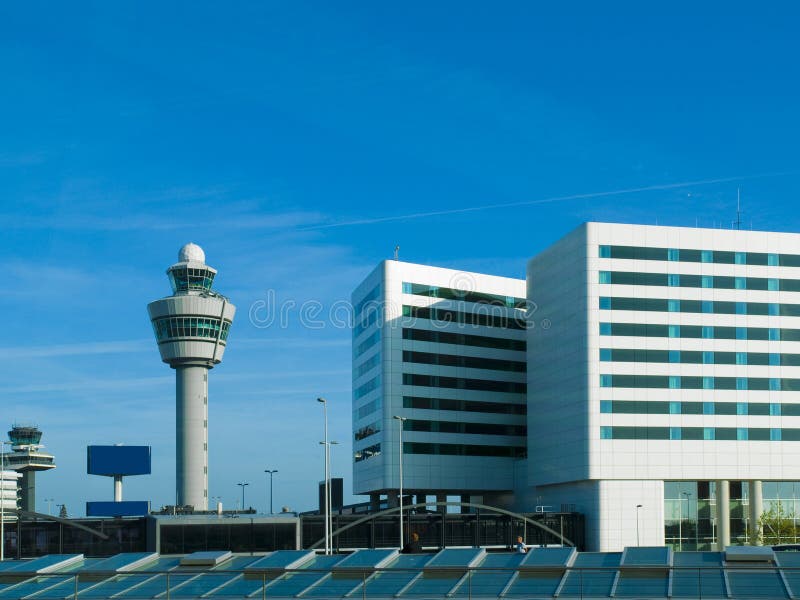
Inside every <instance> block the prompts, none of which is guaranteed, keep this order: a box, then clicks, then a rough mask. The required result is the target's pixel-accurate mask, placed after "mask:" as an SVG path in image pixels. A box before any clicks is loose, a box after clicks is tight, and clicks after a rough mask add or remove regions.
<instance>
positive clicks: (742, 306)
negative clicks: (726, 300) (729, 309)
mask: <svg viewBox="0 0 800 600" xmlns="http://www.w3.org/2000/svg"><path fill="white" fill-rule="evenodd" d="M736 314H737V315H746V314H747V302H737V303H736Z"/></svg>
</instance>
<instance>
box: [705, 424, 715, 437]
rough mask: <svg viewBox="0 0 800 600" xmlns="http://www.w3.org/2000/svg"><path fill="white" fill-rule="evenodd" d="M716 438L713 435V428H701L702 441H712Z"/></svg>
mask: <svg viewBox="0 0 800 600" xmlns="http://www.w3.org/2000/svg"><path fill="white" fill-rule="evenodd" d="M715 437H716V436H715V435H714V428H713V427H703V439H704V440H713V439H714V438H715Z"/></svg>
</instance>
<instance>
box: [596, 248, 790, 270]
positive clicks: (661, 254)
mask: <svg viewBox="0 0 800 600" xmlns="http://www.w3.org/2000/svg"><path fill="white" fill-rule="evenodd" d="M599 256H600V258H629V259H634V260H664V261H671V262H694V263H716V264H724V265H761V266H769V267H800V255H798V254H776V253H767V252H731V251H727V250H689V249H685V248H647V247H643V246H600V248H599Z"/></svg>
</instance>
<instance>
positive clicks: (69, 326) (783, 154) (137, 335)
mask: <svg viewBox="0 0 800 600" xmlns="http://www.w3.org/2000/svg"><path fill="white" fill-rule="evenodd" d="M702 6H703V7H704V8H703V9H702V12H701V11H700V10H701V9H700V8H698V6H697V3H668V4H661V5H659V6H656V7H653V6H650V5H642V4H641V3H627V4H623V3H612V4H611V5H608V4H607V3H606V4H603V5H602V7H601V6H599V5H597V4H596V3H587V4H577V3H558V4H548V5H545V4H543V3H539V4H537V3H528V2H526V3H501V4H497V3H493V4H490V3H477V2H476V3H469V2H467V3H465V2H451V3H447V2H442V3H422V2H411V3H403V4H402V5H399V4H398V5H389V4H382V3H367V2H364V3H350V2H347V3H324V2H318V3H307V2H272V3H227V4H225V5H224V6H222V5H220V4H218V3H203V2H198V3H173V4H167V3H156V2H150V3H147V2H142V3H135V4H129V5H121V4H119V3H103V2H97V3H77V4H75V3H70V4H63V5H62V4H53V3H43V2H30V3H22V4H20V3H5V4H3V5H2V6H0V72H1V73H2V74H3V75H2V89H3V93H2V94H0V114H2V121H0V230H1V231H2V236H0V268H2V272H3V273H4V283H5V285H4V293H3V294H2V295H0V313H1V314H3V315H4V317H5V318H4V322H5V323H4V326H5V327H4V329H5V332H6V334H5V335H4V336H2V339H0V354H1V355H2V357H3V360H2V361H1V362H0V426H2V427H6V426H9V425H11V423H12V422H14V421H23V422H28V421H32V422H35V423H38V424H39V425H40V426H41V428H42V429H43V430H44V432H45V437H44V442H45V443H46V445H47V447H48V449H49V450H50V451H51V452H53V453H54V454H55V455H56V457H57V461H58V468H57V469H56V470H55V471H53V472H51V473H47V474H44V475H42V476H41V477H40V479H39V484H40V485H39V490H38V497H39V508H40V509H44V510H46V506H45V504H44V503H43V502H42V500H43V499H44V498H51V497H52V498H55V499H56V501H57V502H63V503H65V504H66V505H67V508H68V510H69V512H70V513H71V514H82V513H83V503H84V502H85V501H86V500H97V499H107V498H110V496H111V493H112V484H111V481H108V480H106V479H104V478H100V477H90V476H88V475H86V473H85V447H86V445H87V444H104V443H125V444H150V445H152V446H153V459H154V470H153V474H152V475H151V476H147V477H138V478H130V479H129V480H128V481H127V483H126V497H127V498H128V499H140V498H141V499H150V500H152V502H153V505H154V506H156V507H157V506H160V505H163V504H167V503H171V502H172V501H173V492H172V489H173V485H174V373H173V372H172V371H171V370H170V369H169V368H168V367H167V366H166V365H164V364H162V363H161V362H160V360H159V357H158V352H157V348H156V344H155V342H154V340H153V334H152V330H151V328H150V324H149V322H148V320H147V315H146V311H145V306H146V304H147V302H149V301H151V300H153V299H156V298H159V297H161V296H163V295H166V294H168V292H169V286H168V282H167V279H166V276H165V275H164V269H166V267H168V266H169V265H170V264H172V263H173V262H175V260H176V253H177V250H178V248H179V247H180V246H181V245H182V244H184V243H185V242H188V241H194V242H196V243H198V244H200V245H201V246H202V247H203V248H204V249H205V250H206V255H207V260H208V262H209V264H211V265H212V266H215V267H216V268H218V269H219V275H218V278H217V288H218V289H219V290H220V291H221V292H223V293H224V294H226V295H228V296H229V297H230V298H231V299H232V301H233V302H234V303H235V304H237V306H238V309H239V313H238V317H237V321H236V323H235V324H234V328H233V330H232V333H231V337H230V344H229V347H228V350H227V352H226V354H225V362H224V363H223V364H222V365H221V366H220V367H218V368H216V369H214V370H213V371H212V374H211V382H210V422H211V429H210V480H211V484H210V494H211V495H213V496H217V495H218V496H222V497H223V500H224V502H225V504H226V505H227V506H233V505H234V504H235V502H236V500H237V499H238V498H239V489H238V488H237V487H236V483H237V482H240V481H249V482H250V483H251V487H250V488H248V492H247V493H248V495H247V504H255V505H256V506H257V507H259V508H263V507H264V506H265V504H266V491H265V489H266V477H265V475H264V473H263V470H264V469H266V468H273V469H278V470H279V471H280V472H279V473H278V474H277V475H276V476H275V505H276V506H282V505H288V506H291V507H292V508H293V509H308V508H311V507H312V506H313V503H314V501H315V500H314V499H315V491H314V483H313V482H314V481H315V480H316V479H318V478H320V477H321V466H322V458H321V448H320V447H319V446H318V444H317V442H318V441H319V439H321V435H322V414H321V410H320V407H319V405H318V404H317V403H316V402H315V398H316V397H317V396H318V395H324V396H326V397H327V398H328V399H329V401H330V418H331V437H332V438H333V439H337V440H338V441H339V442H340V445H339V446H338V447H336V448H334V453H333V472H334V475H344V477H345V488H346V490H349V489H350V484H351V476H350V453H351V444H350V441H349V440H350V439H351V427H350V335H349V332H348V331H347V330H345V329H341V328H337V327H334V326H332V325H331V324H327V326H325V327H322V328H320V329H310V328H308V327H303V326H302V325H301V323H300V322H299V321H300V320H299V316H298V315H297V314H296V313H292V314H291V315H290V318H289V320H288V323H287V325H286V326H285V327H281V326H271V327H266V328H259V327H257V326H255V325H254V324H253V323H252V322H251V321H250V320H249V319H248V312H249V309H250V307H252V306H254V305H255V306H258V304H257V303H258V302H259V301H260V300H265V299H266V298H267V297H268V296H269V295H270V294H271V293H273V292H274V294H275V297H276V298H277V299H278V300H279V301H281V302H283V301H294V302H296V303H297V304H298V305H300V304H302V303H303V302H306V301H309V300H313V301H318V302H320V303H321V304H322V306H323V307H324V310H327V309H328V308H329V307H330V306H331V305H332V304H333V303H334V302H336V301H338V300H346V299H347V298H348V297H349V294H350V291H351V290H352V288H354V287H355V285H356V284H357V283H358V282H359V281H360V280H361V278H363V277H364V276H365V275H366V274H367V273H368V272H369V271H370V270H371V269H372V268H373V267H374V266H375V265H376V264H377V262H378V261H380V260H382V259H384V258H388V257H390V256H391V254H392V250H393V248H394V246H395V245H396V244H399V245H400V246H401V251H400V253H401V258H403V259H404V260H408V261H413V262H420V263H426V264H436V265H442V266H448V267H454V268H463V269H466V270H477V271H485V272H490V273H496V274H500V275H507V276H516V277H523V276H524V263H525V259H526V258H528V257H530V256H531V255H533V254H535V253H536V252H538V251H539V250H540V249H542V248H543V247H545V246H547V245H548V244H549V243H551V242H552V241H554V240H555V239H557V238H559V237H561V236H562V235H564V234H565V233H566V232H568V231H569V230H571V229H572V228H574V227H575V226H577V225H578V224H580V223H581V222H583V221H586V220H612V221H626V222H640V223H660V224H673V225H687V226H694V225H695V224H699V225H700V226H706V227H730V226H731V221H732V220H733V219H734V216H735V206H736V190H737V187H740V188H741V192H742V198H743V210H744V213H743V219H742V220H743V222H744V225H745V226H746V227H748V228H749V227H753V228H755V229H769V230H787V231H797V230H798V228H800V216H798V211H797V206H798V202H797V198H798V194H799V193H800V184H799V183H798V179H799V178H800V161H798V146H797V140H798V139H800V118H799V117H798V112H797V106H798V103H799V101H800V89H799V86H800V77H798V67H797V57H798V56H800V48H799V47H798V46H800V42H799V41H798V38H797V35H796V29H797V25H796V24H797V21H798V17H800V14H799V13H798V11H797V9H796V7H795V6H794V5H793V4H791V3H788V2H787V3H770V4H768V5H760V6H758V7H757V8H758V10H756V7H755V5H752V4H751V5H746V4H737V3H725V4H718V5H714V4H711V3H703V5H702ZM625 190H629V191H627V192H626V193H614V194H606V192H614V191H625ZM630 190H640V191H630ZM481 207H490V208H481ZM473 208H475V209H477V210H464V209H473ZM271 291H273V292H271ZM349 499H352V498H349ZM358 499H359V500H361V499H362V498H358Z"/></svg>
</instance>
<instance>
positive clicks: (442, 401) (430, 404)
mask: <svg viewBox="0 0 800 600" xmlns="http://www.w3.org/2000/svg"><path fill="white" fill-rule="evenodd" d="M403 408H418V409H422V410H444V411H448V410H450V411H456V412H480V413H496V414H501V415H524V414H526V413H527V405H526V404H512V403H510V402H480V401H474V400H451V399H449V398H423V397H421V396H403Z"/></svg>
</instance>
